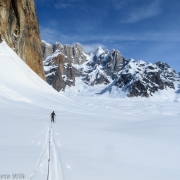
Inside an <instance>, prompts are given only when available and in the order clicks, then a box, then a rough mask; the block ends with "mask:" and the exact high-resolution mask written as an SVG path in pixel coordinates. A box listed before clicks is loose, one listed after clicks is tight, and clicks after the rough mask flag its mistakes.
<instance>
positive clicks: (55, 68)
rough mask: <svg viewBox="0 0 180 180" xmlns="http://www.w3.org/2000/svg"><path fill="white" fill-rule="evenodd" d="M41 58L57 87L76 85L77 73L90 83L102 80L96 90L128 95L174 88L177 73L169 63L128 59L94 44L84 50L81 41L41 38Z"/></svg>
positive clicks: (142, 94) (62, 89)
mask: <svg viewBox="0 0 180 180" xmlns="http://www.w3.org/2000/svg"><path fill="white" fill-rule="evenodd" d="M42 49H43V62H44V70H45V74H46V79H47V82H48V83H49V84H50V85H52V86H53V87H54V89H56V90H57V91H65V89H66V86H76V80H75V78H76V77H81V79H82V83H85V84H87V85H89V86H96V85H99V84H105V85H106V87H105V88H103V89H102V91H101V92H99V94H103V93H105V92H107V91H109V92H110V93H111V90H112V88H113V87H116V88H117V89H118V90H120V91H122V92H124V93H125V94H126V96H128V97H138V96H142V97H149V96H153V94H154V93H155V92H157V91H160V90H163V89H168V88H173V89H175V88H176V86H175V84H177V83H179V82H180V74H178V73H176V71H175V70H173V69H172V68H171V67H170V66H169V65H168V64H166V63H163V62H160V61H159V62H156V63H155V64H152V63H146V62H144V61H142V60H139V61H137V62H136V61H134V60H133V59H130V60H127V59H126V58H124V57H123V56H122V54H121V53H120V52H119V51H118V50H115V49H113V50H111V51H110V50H108V49H106V50H104V49H102V48H101V47H99V48H97V50H96V51H95V52H94V53H89V54H87V53H85V52H84V51H83V48H82V47H81V45H80V44H75V45H74V46H70V45H67V44H65V45H63V44H61V43H55V44H54V45H51V44H49V43H47V42H45V41H42Z"/></svg>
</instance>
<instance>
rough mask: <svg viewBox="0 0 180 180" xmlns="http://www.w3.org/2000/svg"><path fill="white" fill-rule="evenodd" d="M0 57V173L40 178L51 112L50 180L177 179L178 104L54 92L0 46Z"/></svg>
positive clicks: (92, 93) (179, 145)
mask: <svg viewBox="0 0 180 180" xmlns="http://www.w3.org/2000/svg"><path fill="white" fill-rule="evenodd" d="M0 52H3V54H2V53H0V63H1V66H0V122H1V126H0V137H1V139H0V174H13V173H23V174H25V175H26V179H31V180H44V179H47V167H48V153H49V149H48V146H49V128H50V113H51V112H52V111H53V110H54V111H55V113H56V122H55V124H53V128H52V131H51V134H50V140H51V149H50V150H51V151H50V152H51V154H50V155H51V158H52V159H51V161H50V180H120V179H122V180H171V179H173V180H179V177H180V171H179V169H180V163H179V162H180V154H179V152H180V143H179V137H180V112H179V109H180V103H179V102H178V101H176V102H174V101H172V100H170V101H169V100H168V99H164V100H163V101H159V99H154V100H153V101H152V100H149V99H139V98H134V99H127V98H124V99H120V98H109V95H107V94H105V95H103V96H97V95H95V91H93V89H88V88H87V87H86V86H84V87H82V86H80V85H79V86H77V89H76V88H72V90H67V91H66V92H65V93H57V92H56V91H55V90H53V89H52V88H51V87H50V86H49V85H47V84H46V83H45V82H44V81H43V80H42V79H41V78H39V77H38V76H37V75H36V74H35V73H34V72H33V71H32V70H31V69H30V68H28V67H27V65H26V64H25V63H24V62H23V61H22V60H21V59H20V58H19V57H18V56H17V55H16V54H15V53H14V52H13V51H12V50H11V49H10V48H9V47H8V46H7V45H6V44H5V43H1V44H0ZM79 88H82V89H80V90H81V91H80V92H78V90H79ZM98 88H99V89H98V90H100V89H102V87H100V86H98ZM85 92H87V94H85ZM87 95H88V96H87ZM65 96H68V97H65ZM177 96H178V94H177ZM69 97H70V98H71V99H69ZM166 97H167V96H166ZM173 98H174V97H173Z"/></svg>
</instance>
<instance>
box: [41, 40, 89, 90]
mask: <svg viewBox="0 0 180 180" xmlns="http://www.w3.org/2000/svg"><path fill="white" fill-rule="evenodd" d="M42 49H43V53H42V56H43V59H44V70H45V74H46V79H47V82H48V83H49V84H50V85H52V86H53V87H54V89H56V90H57V91H60V90H65V87H66V86H67V85H68V86H74V85H75V77H76V76H80V75H81V72H80V71H78V70H77V69H76V68H74V67H73V64H82V63H84V62H85V61H86V56H87V55H86V54H85V53H84V52H83V49H82V47H81V45H80V44H75V45H74V46H73V47H71V46H69V45H67V44H65V45H62V44H61V43H55V44H54V45H51V44H49V43H47V42H45V41H42Z"/></svg>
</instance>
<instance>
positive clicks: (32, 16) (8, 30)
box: [0, 0, 45, 80]
mask: <svg viewBox="0 0 180 180" xmlns="http://www.w3.org/2000/svg"><path fill="white" fill-rule="evenodd" d="M0 34H1V38H2V39H3V40H5V41H6V42H7V44H8V45H9V46H10V47H11V48H12V49H14V51H15V52H16V53H17V54H18V55H19V56H20V57H21V59H22V60H23V61H25V62H26V63H27V65H28V66H29V67H30V68H31V69H33V70H34V71H35V72H36V73H37V74H38V75H39V76H40V77H42V78H43V79H44V80H45V75H44V70H43V62H42V56H41V54H42V48H41V38H40V30H39V22H38V17H37V12H36V7H35V3H34V0H30V1H29V0H0Z"/></svg>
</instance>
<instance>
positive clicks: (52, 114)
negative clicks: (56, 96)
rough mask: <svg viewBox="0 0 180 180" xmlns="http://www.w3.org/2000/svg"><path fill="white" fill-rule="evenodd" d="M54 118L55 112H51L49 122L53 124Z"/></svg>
mask: <svg viewBox="0 0 180 180" xmlns="http://www.w3.org/2000/svg"><path fill="white" fill-rule="evenodd" d="M54 116H56V114H55V112H54V111H53V112H52V113H51V122H52V123H54Z"/></svg>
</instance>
